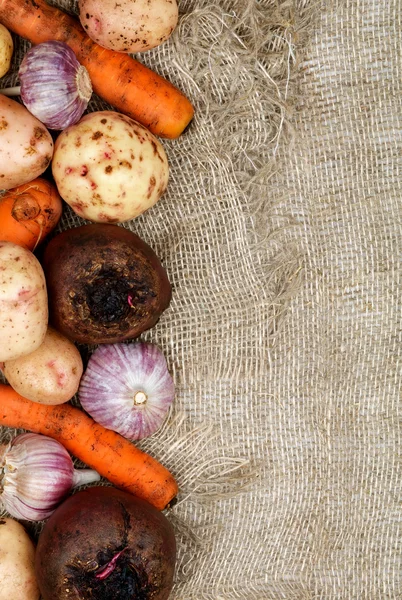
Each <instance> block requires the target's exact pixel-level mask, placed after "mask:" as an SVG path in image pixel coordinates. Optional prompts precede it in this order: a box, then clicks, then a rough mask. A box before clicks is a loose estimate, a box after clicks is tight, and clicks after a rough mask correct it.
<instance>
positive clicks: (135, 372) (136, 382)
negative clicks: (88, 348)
mask: <svg viewBox="0 0 402 600" xmlns="http://www.w3.org/2000/svg"><path fill="white" fill-rule="evenodd" d="M78 396H79V400H80V402H81V405H82V407H83V408H84V410H86V412H87V413H89V414H90V415H91V417H92V418H93V419H94V420H95V421H97V422H98V423H100V424H101V425H103V426H104V427H106V428H107V429H112V430H113V431H117V432H118V433H120V435H122V436H124V437H126V438H128V439H130V440H140V439H142V438H145V437H148V436H150V435H152V434H153V433H154V432H155V431H156V430H157V429H159V427H160V426H161V425H162V423H163V421H164V420H165V418H166V416H167V413H168V410H169V407H170V405H171V404H172V402H173V399H174V396H175V386H174V383H173V379H172V377H171V375H170V373H169V371H168V367H167V363H166V359H165V356H164V355H163V353H162V351H161V350H160V349H159V348H158V346H156V345H154V344H150V343H146V342H136V343H131V344H130V343H116V344H102V345H101V346H99V347H98V348H97V349H96V350H95V351H94V352H93V354H92V356H91V357H90V358H89V361H88V365H87V368H86V370H85V373H84V375H83V376H82V378H81V382H80V387H79V389H78Z"/></svg>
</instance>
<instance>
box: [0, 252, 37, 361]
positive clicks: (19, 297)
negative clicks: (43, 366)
mask: <svg viewBox="0 0 402 600" xmlns="http://www.w3.org/2000/svg"><path fill="white" fill-rule="evenodd" d="M47 325H48V304H47V289H46V281H45V275H44V272H43V269H42V266H41V264H40V263H39V261H38V259H37V258H36V257H35V256H34V255H33V254H32V252H30V251H29V250H27V249H26V248H22V247H21V246H18V245H17V244H14V243H13V242H5V241H0V340H1V344H0V361H6V360H13V359H16V358H19V357H21V356H25V355H27V354H30V353H31V352H33V351H34V350H36V349H37V348H39V346H40V345H41V344H42V342H43V340H44V339H45V335H46V330H47Z"/></svg>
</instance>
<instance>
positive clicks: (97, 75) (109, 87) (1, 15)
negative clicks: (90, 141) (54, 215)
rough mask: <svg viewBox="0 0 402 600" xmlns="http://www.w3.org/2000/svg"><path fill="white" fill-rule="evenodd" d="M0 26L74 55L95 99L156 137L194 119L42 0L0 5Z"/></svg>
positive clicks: (180, 102) (148, 74)
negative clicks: (53, 42) (85, 72)
mask: <svg viewBox="0 0 402 600" xmlns="http://www.w3.org/2000/svg"><path fill="white" fill-rule="evenodd" d="M0 22H1V23H2V24H3V25H5V27H7V28H8V29H9V30H11V31H13V32H14V33H16V34H18V35H20V36H21V37H23V38H26V39H27V40H29V41H30V42H32V43H33V44H39V43H41V42H47V41H50V40H58V41H61V42H65V43H66V44H68V45H69V46H70V48H72V50H73V51H74V52H75V55H76V57H77V58H78V60H79V62H80V63H81V64H82V65H84V66H85V67H86V68H87V70H88V73H89V76H90V78H91V82H92V87H93V90H94V92H95V93H96V94H98V95H99V96H100V97H101V98H103V99H104V100H106V101H107V102H109V103H110V104H111V105H112V106H113V107H115V108H116V109H117V110H118V111H120V112H122V113H124V114H126V115H128V116H129V117H131V118H133V119H135V120H136V121H139V122H140V123H141V124H142V125H145V127H147V128H148V129H149V130H150V131H151V132H152V133H154V134H155V135H158V136H160V137H166V138H177V137H178V136H179V135H180V134H181V133H182V132H183V130H184V129H185V128H186V127H187V125H188V124H189V123H190V121H191V120H192V118H193V115H194V109H193V106H192V104H191V102H190V101H189V100H188V98H186V96H185V95H184V94H182V92H180V91H179V90H178V89H177V88H176V87H175V86H173V85H172V84H171V83H169V82H168V81H167V80H166V79H164V78H163V77H161V76H159V75H157V74H156V73H154V72H153V71H152V70H151V69H149V68H147V67H146V66H145V65H143V64H141V63H140V62H138V61H137V60H135V59H134V58H132V57H130V56H128V55H126V54H123V53H121V52H116V51H114V50H109V49H106V48H102V47H101V46H99V45H98V44H97V43H96V42H94V41H92V40H91V39H90V38H89V37H88V35H87V34H86V33H85V30H84V29H83V28H82V26H81V24H80V22H79V20H78V19H77V18H75V17H74V16H71V15H69V14H67V13H65V12H63V11H62V10H60V9H58V8H56V7H54V6H49V5H48V4H47V3H46V2H45V0H18V2H16V1H15V0H0Z"/></svg>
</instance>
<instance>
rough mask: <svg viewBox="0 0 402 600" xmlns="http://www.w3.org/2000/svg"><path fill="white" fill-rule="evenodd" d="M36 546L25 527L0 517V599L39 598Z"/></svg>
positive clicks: (22, 599)
mask: <svg viewBox="0 0 402 600" xmlns="http://www.w3.org/2000/svg"><path fill="white" fill-rule="evenodd" d="M39 596H40V593H39V587H38V584H37V581H36V576H35V546H34V544H33V542H32V540H31V538H30V537H29V535H28V533H27V532H26V531H25V529H24V527H23V526H22V525H21V524H20V523H19V522H18V521H15V520H14V519H10V518H1V517H0V600H11V598H13V599H15V600H17V599H18V600H39Z"/></svg>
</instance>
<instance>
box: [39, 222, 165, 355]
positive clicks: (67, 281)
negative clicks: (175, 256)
mask: <svg viewBox="0 0 402 600" xmlns="http://www.w3.org/2000/svg"><path fill="white" fill-rule="evenodd" d="M42 264H43V268H44V272H45V276H46V282H47V289H48V294H49V312H50V322H51V325H52V326H53V327H54V328H55V329H57V330H58V331H60V332H61V333H63V335H65V336H67V337H68V338H70V339H71V340H73V341H75V342H78V343H81V344H105V343H114V342H122V341H124V340H129V339H133V338H136V337H138V336H139V335H140V334H141V333H142V332H143V331H146V330H147V329H150V328H151V327H153V326H154V325H155V324H156V323H157V322H158V320H159V318H160V316H161V314H162V312H163V311H164V310H165V309H166V308H167V307H168V306H169V303H170V300H171V292H172V289H171V285H170V282H169V279H168V276H167V274H166V271H165V269H164V268H163V266H162V264H161V262H160V260H159V258H158V257H157V255H156V254H155V252H154V251H153V250H152V248H151V247H150V246H148V244H146V243H145V242H144V241H143V240H142V239H141V238H140V237H139V236H137V235H135V234H134V233H133V232H132V231H130V230H128V229H125V228H124V227H120V226H117V225H106V224H100V223H98V224H87V225H81V226H80V227H72V228H71V229H67V230H66V231H63V232H62V233H59V234H58V235H56V236H55V237H54V238H53V239H52V240H51V241H50V242H49V244H48V246H47V247H46V250H45V252H44V255H43V260H42Z"/></svg>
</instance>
